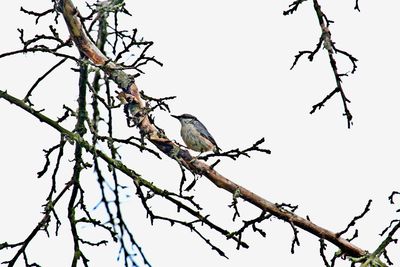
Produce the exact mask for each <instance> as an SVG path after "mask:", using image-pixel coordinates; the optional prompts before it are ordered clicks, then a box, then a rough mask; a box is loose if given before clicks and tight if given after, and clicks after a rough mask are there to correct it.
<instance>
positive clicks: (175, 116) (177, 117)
mask: <svg viewBox="0 0 400 267" xmlns="http://www.w3.org/2000/svg"><path fill="white" fill-rule="evenodd" d="M171 116H172V117H174V118H175V119H177V120H179V116H177V115H171Z"/></svg>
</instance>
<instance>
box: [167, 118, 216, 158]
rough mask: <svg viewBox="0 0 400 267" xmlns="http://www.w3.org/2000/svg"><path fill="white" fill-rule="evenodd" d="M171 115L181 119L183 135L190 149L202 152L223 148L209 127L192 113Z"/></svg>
mask: <svg viewBox="0 0 400 267" xmlns="http://www.w3.org/2000/svg"><path fill="white" fill-rule="evenodd" d="M171 116H172V117H174V118H176V119H178V120H179V121H180V123H181V125H182V127H181V136H182V139H183V141H184V142H185V144H186V146H187V147H188V148H189V149H191V150H194V151H198V152H200V154H201V153H203V152H206V151H210V150H212V151H214V153H218V152H219V151H220V150H221V149H220V148H219V147H218V145H217V143H216V142H215V140H214V138H213V137H212V136H211V134H210V133H209V132H208V130H207V128H206V127H205V126H204V125H203V124H202V123H201V122H200V121H199V120H198V119H197V118H196V117H195V116H193V115H190V114H182V115H180V116H176V115H171Z"/></svg>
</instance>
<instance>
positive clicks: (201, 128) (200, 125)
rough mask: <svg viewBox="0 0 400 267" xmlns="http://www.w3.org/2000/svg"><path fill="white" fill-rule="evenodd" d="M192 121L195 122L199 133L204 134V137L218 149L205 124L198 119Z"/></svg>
mask: <svg viewBox="0 0 400 267" xmlns="http://www.w3.org/2000/svg"><path fill="white" fill-rule="evenodd" d="M194 123H195V124H196V127H197V128H198V129H199V130H200V134H201V135H202V136H204V137H205V138H207V139H208V140H210V141H211V143H212V144H213V145H215V146H216V148H217V149H218V150H220V148H219V147H218V145H217V142H215V140H214V137H212V135H211V134H210V132H209V131H208V130H207V128H206V126H204V125H203V124H202V123H201V122H199V121H194Z"/></svg>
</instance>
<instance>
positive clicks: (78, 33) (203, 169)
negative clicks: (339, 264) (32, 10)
mask: <svg viewBox="0 0 400 267" xmlns="http://www.w3.org/2000/svg"><path fill="white" fill-rule="evenodd" d="M60 10H61V11H62V12H63V16H64V19H65V21H66V24H67V26H68V29H69V32H70V33H71V37H72V39H73V41H74V43H75V45H76V46H77V48H78V50H79V51H80V52H81V53H83V54H84V55H85V56H87V57H88V58H89V59H90V60H91V61H92V62H93V63H94V64H96V65H98V66H99V67H100V68H101V69H103V71H105V72H106V73H107V74H108V75H109V76H110V78H111V79H112V80H113V81H114V82H115V83H117V84H118V86H119V87H120V88H122V90H123V92H122V93H121V94H120V98H122V99H123V100H125V101H126V102H127V107H128V108H129V109H130V111H131V114H132V118H133V121H134V122H135V124H136V126H137V127H138V128H139V129H140V131H141V133H142V134H143V136H145V137H147V139H148V140H149V141H150V142H151V143H153V144H154V145H155V146H156V147H157V148H158V149H160V150H161V151H162V152H163V153H165V154H166V155H167V156H169V157H171V158H172V159H175V160H177V161H179V162H180V163H181V164H182V165H183V166H184V167H185V168H187V169H189V170H191V171H193V172H196V173H199V174H202V175H204V176H206V177H207V178H208V179H209V180H210V181H211V182H212V183H214V184H215V185H216V186H217V187H220V188H222V189H224V190H226V191H228V192H231V193H232V194H234V193H235V192H237V191H239V192H240V196H241V197H242V198H243V199H244V200H246V201H248V202H250V203H252V204H253V205H255V206H257V207H258V208H260V209H261V210H263V211H267V212H269V213H271V214H272V215H274V216H276V217H277V218H279V219H281V220H284V221H286V222H291V223H292V224H293V225H295V226H297V227H299V228H302V229H303V230H305V231H307V232H310V233H312V234H314V235H316V236H318V237H320V238H324V239H325V240H328V241H330V242H331V243H333V244H335V245H336V246H338V247H339V248H340V249H341V250H342V251H343V252H345V253H346V254H348V255H351V256H361V255H364V254H365V251H364V250H363V249H361V248H359V247H357V246H355V245H353V244H351V243H350V242H348V241H347V240H346V239H343V238H341V237H337V236H336V234H335V233H334V232H332V231H329V230H327V229H324V228H322V227H320V226H318V225H316V224H314V223H312V222H311V221H309V220H307V219H305V218H302V217H300V216H298V215H296V214H294V213H292V212H289V211H286V210H283V209H282V208H280V207H278V206H277V205H275V204H274V203H272V202H270V201H268V200H266V199H264V198H262V197H261V196H258V195H256V194H255V193H253V192H251V191H250V190H248V189H246V188H244V187H242V186H240V185H238V184H236V183H234V182H232V181H231V180H229V179H227V178H226V177H224V176H223V175H221V174H219V173H218V172H217V171H216V170H215V169H213V168H212V167H211V166H210V165H208V164H206V163H205V162H203V161H200V160H196V159H195V158H193V157H192V156H191V155H190V154H189V152H188V151H187V150H184V149H181V148H180V147H179V146H178V145H177V144H176V143H174V142H173V141H171V140H170V139H168V138H167V137H166V136H165V134H163V133H161V132H160V131H159V130H158V129H157V127H155V125H153V124H152V123H151V122H150V120H149V117H148V116H147V114H146V113H145V112H143V110H144V108H145V107H146V103H145V102H144V101H143V99H142V97H141V95H140V92H139V90H138V88H137V87H136V85H135V83H134V81H133V78H132V77H131V76H129V75H128V74H127V73H125V72H124V71H122V70H119V69H116V64H115V63H113V62H112V61H111V60H110V59H108V58H107V57H106V56H105V55H104V54H103V53H101V51H100V50H99V49H98V48H97V47H96V46H95V45H94V44H93V43H92V42H91V41H90V39H89V38H88V37H87V35H86V33H85V31H84V29H83V27H82V24H81V21H80V18H79V12H78V10H77V9H76V8H75V7H74V5H73V3H72V1H71V0H61V1H60ZM0 96H1V93H0ZM76 138H77V139H79V137H76ZM79 140H80V139H79ZM80 141H82V140H80ZM105 156H106V155H105ZM106 157H107V156H106ZM128 173H129V172H128Z"/></svg>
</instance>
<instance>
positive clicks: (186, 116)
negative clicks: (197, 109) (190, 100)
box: [171, 113, 197, 124]
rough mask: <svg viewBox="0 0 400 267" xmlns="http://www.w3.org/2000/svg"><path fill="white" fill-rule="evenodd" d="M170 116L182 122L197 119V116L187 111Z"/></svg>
mask: <svg viewBox="0 0 400 267" xmlns="http://www.w3.org/2000/svg"><path fill="white" fill-rule="evenodd" d="M171 116H172V117H174V118H175V119H177V120H179V121H180V122H181V123H182V124H185V123H189V122H191V121H193V120H197V118H196V117H195V116H193V115H190V114H187V113H185V114H182V115H171Z"/></svg>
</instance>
